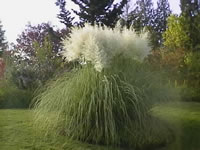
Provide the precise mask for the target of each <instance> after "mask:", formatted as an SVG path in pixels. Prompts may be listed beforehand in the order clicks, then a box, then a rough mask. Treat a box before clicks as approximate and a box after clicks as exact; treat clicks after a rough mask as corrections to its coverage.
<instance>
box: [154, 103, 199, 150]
mask: <svg viewBox="0 0 200 150" xmlns="http://www.w3.org/2000/svg"><path fill="white" fill-rule="evenodd" d="M153 114H154V116H157V117H159V118H161V119H162V120H164V121H167V122H168V123H169V124H170V126H171V127H172V130H173V133H174V134H175V139H174V141H173V142H172V143H171V144H170V145H168V146H167V147H166V148H164V149H163V150H200V103H189V102H185V103H175V104H174V103H171V104H163V105H162V106H157V107H155V108H154V109H153Z"/></svg>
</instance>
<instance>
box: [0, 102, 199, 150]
mask: <svg viewBox="0 0 200 150" xmlns="http://www.w3.org/2000/svg"><path fill="white" fill-rule="evenodd" d="M152 114H153V115H154V116H156V117H159V118H160V119H162V120H163V121H166V122H167V123H169V124H170V126H171V127H172V130H173V132H174V135H175V138H174V140H173V142H172V143H171V144H170V145H168V146H167V147H164V148H163V149H162V150H199V149H200V103H170V104H163V105H160V106H156V107H154V109H153V110H152ZM32 117H33V116H32V111H31V110H3V109H2V110H0V150H62V149H63V150H64V149H66V150H111V149H112V150H116V148H105V147H103V146H94V145H89V144H83V143H80V142H76V141H69V140H67V139H66V138H63V137H60V138H58V140H57V141H52V140H50V139H51V138H50V137H49V138H46V139H44V138H42V136H41V135H40V134H39V133H38V132H37V130H36V129H35V128H34V127H33V126H32Z"/></svg>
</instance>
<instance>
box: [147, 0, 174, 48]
mask: <svg viewBox="0 0 200 150" xmlns="http://www.w3.org/2000/svg"><path fill="white" fill-rule="evenodd" d="M170 14H171V9H170V5H169V2H168V0H158V2H157V8H156V9H155V13H154V23H153V26H152V29H151V38H150V39H151V44H152V47H153V49H156V48H158V47H160V46H161V45H162V43H163V39H162V34H163V33H164V32H165V31H166V28H167V18H168V17H169V16H170Z"/></svg>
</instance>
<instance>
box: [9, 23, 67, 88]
mask: <svg viewBox="0 0 200 150" xmlns="http://www.w3.org/2000/svg"><path fill="white" fill-rule="evenodd" d="M64 35H66V34H64V32H63V31H60V30H57V31H55V30H54V29H53V27H52V26H51V25H50V24H48V23H43V24H39V25H37V26H32V25H30V24H29V25H28V26H27V28H26V29H25V31H23V32H22V34H21V35H19V37H18V39H17V44H15V45H14V46H13V49H12V54H11V57H12V58H13V59H14V60H13V61H14V62H15V63H13V64H14V68H15V70H14V71H12V78H13V81H14V82H15V83H16V84H17V85H18V87H21V88H34V87H36V86H38V85H41V84H44V83H45V82H46V81H47V80H48V79H50V77H52V76H53V75H55V73H58V72H57V70H59V69H60V68H59V67H60V65H61V63H62V59H61V57H60V56H59V52H60V51H61V50H62V47H61V38H62V37H63V36H64Z"/></svg>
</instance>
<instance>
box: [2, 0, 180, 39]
mask: <svg viewBox="0 0 200 150" xmlns="http://www.w3.org/2000/svg"><path fill="white" fill-rule="evenodd" d="M66 1H67V5H68V7H69V8H74V7H76V6H75V5H74V4H73V3H72V2H70V0H66ZM133 1H134V0H133ZM153 1H154V3H155V2H156V1H157V0H153ZM179 1H180V0H169V2H170V7H171V9H172V10H173V13H179V12H180V8H179ZM55 2H56V0H0V20H1V22H2V23H1V24H2V25H3V29H4V30H6V33H5V36H6V38H7V41H9V42H15V40H16V38H17V35H19V34H20V33H21V32H22V31H23V30H24V28H25V26H26V25H27V24H28V22H30V23H31V24H33V25H36V24H40V23H43V22H51V23H52V25H55V26H57V27H58V28H63V27H64V25H63V24H61V23H60V22H59V20H58V19H57V17H56V16H57V14H58V12H59V8H58V7H57V6H56V5H55Z"/></svg>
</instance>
